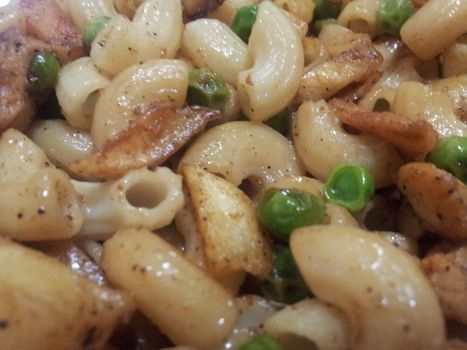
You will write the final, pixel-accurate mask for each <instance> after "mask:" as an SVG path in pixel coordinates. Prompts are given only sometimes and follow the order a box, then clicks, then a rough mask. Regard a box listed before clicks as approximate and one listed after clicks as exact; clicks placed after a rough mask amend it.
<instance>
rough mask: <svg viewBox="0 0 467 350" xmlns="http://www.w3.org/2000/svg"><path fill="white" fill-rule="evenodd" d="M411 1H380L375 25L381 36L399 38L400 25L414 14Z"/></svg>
mask: <svg viewBox="0 0 467 350" xmlns="http://www.w3.org/2000/svg"><path fill="white" fill-rule="evenodd" d="M414 11H415V9H414V6H413V4H412V1H411V0H381V1H380V3H379V8H378V13H377V24H378V28H379V30H380V31H381V32H382V33H383V34H389V35H393V36H399V32H400V29H401V27H402V25H403V24H404V23H405V21H407V20H408V19H409V18H410V16H412V14H413V13H414Z"/></svg>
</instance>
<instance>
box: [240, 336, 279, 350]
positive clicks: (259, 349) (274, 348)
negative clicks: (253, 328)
mask: <svg viewBox="0 0 467 350" xmlns="http://www.w3.org/2000/svg"><path fill="white" fill-rule="evenodd" d="M239 350H285V349H284V347H283V346H282V345H281V344H280V343H278V342H277V341H275V340H274V339H272V338H271V337H269V336H267V335H258V336H256V337H254V338H252V339H251V340H250V341H249V342H247V343H245V344H243V345H242V346H240V348H239Z"/></svg>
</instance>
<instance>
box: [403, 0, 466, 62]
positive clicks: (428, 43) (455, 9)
mask: <svg viewBox="0 0 467 350" xmlns="http://www.w3.org/2000/svg"><path fill="white" fill-rule="evenodd" d="M466 19H467V2H465V1H460V0H430V1H429V2H428V3H427V4H426V5H424V6H422V7H421V8H420V9H419V10H418V11H417V12H415V14H414V15H413V16H412V17H411V18H409V19H408V20H407V22H405V23H404V25H403V26H402V28H401V32H400V34H401V37H402V39H403V40H404V42H405V44H406V45H407V46H408V47H409V48H410V50H412V51H413V52H414V53H415V54H416V55H417V56H418V57H420V58H422V59H424V60H429V59H432V58H434V57H435V56H436V55H437V54H439V53H440V52H441V51H442V50H443V49H444V48H446V47H448V46H449V45H451V44H452V43H453V42H454V41H455V40H456V39H457V38H458V37H460V36H461V35H462V34H464V33H466V32H467V20H466ZM440 33H442V35H440Z"/></svg>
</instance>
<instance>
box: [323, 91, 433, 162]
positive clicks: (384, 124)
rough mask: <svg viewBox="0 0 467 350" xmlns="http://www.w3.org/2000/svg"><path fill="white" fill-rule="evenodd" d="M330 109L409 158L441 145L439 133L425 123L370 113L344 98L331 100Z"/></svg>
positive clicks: (343, 121) (352, 125)
mask: <svg viewBox="0 0 467 350" xmlns="http://www.w3.org/2000/svg"><path fill="white" fill-rule="evenodd" d="M329 106H331V108H332V109H333V110H334V112H335V113H336V115H337V116H338V117H339V120H340V121H341V122H342V123H344V124H346V125H349V126H350V127H352V128H355V129H357V130H359V131H361V132H363V133H369V134H374V135H376V136H379V137H381V138H382V139H383V140H385V141H387V142H389V143H391V144H393V145H394V146H395V147H397V149H399V150H400V151H402V152H403V153H404V154H406V155H408V156H415V155H419V154H425V153H428V152H430V151H432V150H433V149H434V148H435V147H436V144H437V143H438V133H437V132H436V131H435V129H433V127H432V126H431V124H429V123H428V122H426V121H424V120H416V121H413V120H410V119H408V118H406V117H404V116H402V115H399V114H395V113H391V112H368V111H367V110H365V109H363V108H361V107H359V106H357V105H356V104H354V103H351V102H346V101H344V100H341V99H332V100H330V101H329Z"/></svg>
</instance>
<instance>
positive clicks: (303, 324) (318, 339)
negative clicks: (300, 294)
mask: <svg viewBox="0 0 467 350" xmlns="http://www.w3.org/2000/svg"><path fill="white" fill-rule="evenodd" d="M349 328H350V327H349V324H348V320H347V316H346V315H345V314H344V313H343V312H342V311H341V310H339V309H338V308H336V307H334V306H331V305H329V304H326V303H324V302H322V301H321V300H319V299H305V300H302V301H300V302H298V303H296V304H293V305H289V306H286V307H285V308H284V309H282V310H280V311H278V312H277V313H275V314H274V315H272V316H271V317H269V318H268V319H267V320H266V322H265V323H264V330H265V332H266V333H267V334H269V335H271V336H272V337H273V338H275V339H277V340H279V341H280V342H281V344H283V345H284V346H285V347H286V348H287V349H294V350H301V349H303V350H306V349H310V348H314V347H316V348H317V349H319V350H346V349H349V348H350V346H349V345H350V335H351V334H350V329H349Z"/></svg>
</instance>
